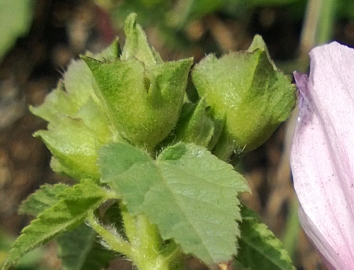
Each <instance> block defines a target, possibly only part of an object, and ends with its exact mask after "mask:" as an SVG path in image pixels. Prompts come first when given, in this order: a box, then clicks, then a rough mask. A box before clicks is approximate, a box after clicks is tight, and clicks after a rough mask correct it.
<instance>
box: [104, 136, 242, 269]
mask: <svg viewBox="0 0 354 270" xmlns="http://www.w3.org/2000/svg"><path fill="white" fill-rule="evenodd" d="M99 166H100V168H101V171H102V178H101V179H102V181H103V182H104V183H107V184H108V185H110V186H111V187H113V188H114V189H115V190H116V191H117V193H118V194H119V195H120V196H121V197H122V199H123V202H124V203H125V204H126V205H127V208H128V210H129V211H130V212H131V213H132V214H133V215H136V214H145V215H146V216H147V217H148V218H149V219H150V221H151V222H153V223H155V224H156V225H157V226H158V229H159V231H160V233H161V235H162V237H163V238H164V239H170V238H173V239H174V240H175V241H176V243H178V244H179V245H180V246H181V247H182V249H183V251H184V252H185V253H192V254H194V255H195V256H197V257H198V258H200V259H201V260H203V261H204V262H205V263H207V264H209V265H212V264H214V263H219V262H221V261H227V260H230V259H231V257H232V255H235V254H236V252H237V248H236V237H237V236H239V229H238V225H237V223H236V222H235V220H240V218H241V216H240V213H239V207H238V205H239V202H238V200H237V198H236V195H237V193H238V192H243V191H248V186H247V183H246V181H245V180H244V178H243V177H242V176H241V175H239V174H238V173H237V172H236V171H234V170H233V167H232V166H231V165H229V164H227V163H224V162H223V161H221V160H219V159H217V158H216V157H215V156H213V155H212V154H211V153H210V152H208V151H207V150H206V149H205V148H203V147H200V146H196V145H193V144H184V143H179V144H176V145H174V146H172V147H168V148H167V149H165V150H164V151H163V152H162V153H161V154H160V155H159V157H158V158H157V160H156V161H153V160H152V159H151V158H150V157H149V156H148V155H147V154H146V153H144V152H142V151H141V150H140V149H138V148H136V147H133V146H131V145H128V144H122V143H115V144H109V145H107V146H104V147H103V148H102V149H101V151H100V158H99Z"/></svg>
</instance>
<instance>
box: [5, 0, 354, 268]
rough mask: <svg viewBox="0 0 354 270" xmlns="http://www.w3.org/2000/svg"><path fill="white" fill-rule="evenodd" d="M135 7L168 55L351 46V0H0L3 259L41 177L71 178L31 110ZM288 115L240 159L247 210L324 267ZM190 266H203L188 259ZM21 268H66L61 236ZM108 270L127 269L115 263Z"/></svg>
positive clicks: (304, 262) (280, 58)
mask: <svg viewBox="0 0 354 270" xmlns="http://www.w3.org/2000/svg"><path fill="white" fill-rule="evenodd" d="M131 12H136V13H137V14H138V22H139V24H141V25H142V26H143V27H144V29H145V31H146V33H147V36H148V39H149V42H150V44H151V45H152V46H153V47H154V48H155V49H156V50H157V51H158V52H159V53H160V54H161V56H162V58H163V59H164V60H177V59H181V58H186V57H191V56H193V57H194V60H195V62H198V61H199V60H200V59H201V58H203V57H204V56H205V55H207V54H209V53H214V54H216V55H217V56H221V55H222V54H225V53H228V52H229V51H236V50H242V49H247V48H248V46H249V44H250V42H251V40H252V38H253V36H254V35H255V34H260V35H262V37H263V39H264V40H265V42H266V44H267V46H268V49H269V53H270V55H271V57H272V59H273V60H274V61H275V63H276V64H277V66H278V67H279V68H280V69H281V70H282V71H284V72H285V73H288V74H290V75H291V73H292V72H293V71H294V70H298V71H302V72H306V71H307V69H308V57H307V53H308V51H309V50H310V49H311V48H312V47H313V46H315V45H318V44H321V43H325V42H328V41H331V40H338V41H339V42H341V43H343V44H346V45H349V46H353V45H354V1H353V0H336V1H335V0H310V1H306V0H127V1H123V0H122V1H119V0H95V1H94V0H0V264H1V262H2V261H3V260H4V258H5V257H6V253H7V250H8V249H9V248H10V246H11V243H12V242H13V240H14V239H15V237H16V236H17V235H18V234H19V233H20V231H21V229H22V228H23V227H24V226H26V225H27V224H28V222H29V221H30V217H28V216H20V215H18V213H17V209H18V207H19V204H20V203H21V201H22V200H24V199H25V198H26V197H27V196H28V195H29V194H30V193H32V192H33V191H34V190H36V189H37V188H38V187H39V186H40V185H42V184H44V183H56V182H58V181H64V182H70V179H66V178H64V177H62V176H58V175H55V174H54V173H53V172H52V171H51V169H50V167H49V162H50V153H49V152H48V150H47V149H46V147H45V146H44V144H43V143H42V142H41V141H40V140H39V139H35V138H33V137H32V134H33V132H34V131H36V130H38V129H45V128H46V123H45V122H44V121H43V120H41V119H39V118H37V117H35V116H33V115H31V113H30V112H29V110H28V106H29V105H33V106H37V105H39V104H41V103H42V102H43V100H44V98H45V96H46V95H47V94H48V93H49V92H50V91H51V90H52V89H53V88H54V87H55V86H56V84H57V82H58V80H60V78H61V77H62V74H63V73H64V72H65V70H66V67H67V65H68V64H69V62H70V59H72V58H77V57H78V55H79V54H80V53H84V52H85V51H86V50H89V51H91V52H99V51H101V50H102V49H103V48H105V47H106V46H107V45H109V44H110V42H112V40H113V39H114V38H115V37H116V36H118V37H119V42H120V44H121V45H123V44H124V34H123V30H122V27H123V23H124V20H125V18H126V16H127V15H128V14H129V13H131ZM293 118H294V117H292V118H291V119H290V120H289V121H288V122H287V123H284V124H283V125H282V126H281V127H280V128H279V129H278V130H277V131H276V132H275V133H274V135H273V136H272V137H271V138H270V139H269V140H268V142H266V143H265V144H264V145H263V146H261V147H260V148H259V149H257V150H255V151H253V152H251V153H249V154H248V155H247V156H246V157H245V158H244V159H243V160H242V161H241V162H239V163H238V164H237V165H236V164H235V166H237V169H238V170H239V171H241V172H242V173H243V174H244V175H245V176H246V178H247V180H248V181H249V184H250V186H251V188H252V195H244V196H242V200H243V201H244V202H245V204H247V205H248V206H249V207H250V208H252V209H253V210H255V211H256V212H258V213H259V214H260V216H261V217H262V220H263V221H264V222H265V223H266V224H267V225H268V226H269V227H270V229H271V230H272V231H273V232H274V233H275V234H276V235H277V237H279V238H280V239H281V240H282V242H283V243H284V246H285V248H286V249H287V250H288V252H289V254H290V256H291V257H292V259H293V261H294V264H295V265H296V267H297V269H306V270H307V269H309V270H310V269H325V268H324V266H323V265H322V264H321V260H320V258H319V257H318V255H317V253H316V251H315V250H314V249H313V247H312V246H311V243H309V241H308V240H307V238H306V236H305V235H304V233H303V231H302V230H301V228H300V226H299V224H298V220H297V200H296V196H295V195H294V191H293V187H292V179H291V172H290V167H289V162H288V151H289V144H290V140H291V134H292V128H293V123H292V119H293ZM187 267H188V268H189V269H205V268H203V266H202V265H201V264H199V263H198V262H197V261H195V260H193V259H191V260H190V262H189V263H188V266H187ZM16 269H60V261H59V260H58V259H57V257H56V247H55V243H54V242H51V243H50V244H48V245H46V246H45V247H42V248H39V249H37V250H35V251H33V252H32V253H30V254H29V255H27V256H26V257H25V258H24V259H23V260H22V262H21V265H20V266H18V267H17V268H16ZM110 269H131V266H130V265H129V264H128V263H127V262H122V261H121V260H117V261H115V262H112V265H111V266H110Z"/></svg>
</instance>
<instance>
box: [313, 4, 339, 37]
mask: <svg viewBox="0 0 354 270" xmlns="http://www.w3.org/2000/svg"><path fill="white" fill-rule="evenodd" d="M337 3H338V1H337V0H322V8H321V13H320V18H319V24H318V28H317V32H316V33H317V35H316V41H317V44H323V43H326V42H328V41H329V40H330V39H332V37H333V26H334V20H335V17H336V11H337V5H336V4H337Z"/></svg>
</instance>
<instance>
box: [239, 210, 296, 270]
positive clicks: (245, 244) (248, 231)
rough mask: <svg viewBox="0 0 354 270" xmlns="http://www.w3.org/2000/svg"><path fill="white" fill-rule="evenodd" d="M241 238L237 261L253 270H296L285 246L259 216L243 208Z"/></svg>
mask: <svg viewBox="0 0 354 270" xmlns="http://www.w3.org/2000/svg"><path fill="white" fill-rule="evenodd" d="M241 214H242V223H241V224H240V229H241V238H240V239H239V245H240V249H239V251H238V256H237V260H238V261H240V262H241V263H242V264H243V265H244V266H245V267H249V268H250V269H253V270H258V269H262V270H277V269H279V270H295V267H294V266H293V264H292V262H291V259H290V257H289V255H288V253H287V251H286V250H285V249H284V248H283V244H282V243H281V242H280V240H279V239H277V238H276V237H275V236H274V234H273V233H272V232H271V231H270V230H269V229H268V228H267V226H266V225H265V224H263V223H262V222H261V221H260V219H259V217H258V215H257V214H256V213H254V212H253V211H251V210H250V209H247V208H246V207H242V211H241Z"/></svg>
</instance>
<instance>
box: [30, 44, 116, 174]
mask: <svg viewBox="0 0 354 270" xmlns="http://www.w3.org/2000/svg"><path fill="white" fill-rule="evenodd" d="M118 51H119V50H118V43H117V42H114V43H113V44H112V45H111V46H110V47H109V48H107V49H106V50H104V51H103V52H102V53H101V54H98V55H92V57H95V58H96V59H102V57H105V58H106V59H115V58H117V57H118ZM93 88H94V79H93V77H92V73H91V71H90V69H89V68H88V67H87V65H86V64H85V63H84V62H83V61H81V60H80V61H73V62H72V63H71V64H70V66H69V68H68V71H67V72H66V73H65V75H64V79H63V81H62V82H60V83H59V86H58V88H57V89H55V90H54V91H53V92H52V93H50V94H49V95H48V96H47V97H46V99H45V102H44V103H43V104H42V105H41V106H39V107H36V108H34V107H32V108H31V111H32V112H33V113H34V114H35V115H37V116H40V117H42V118H43V119H45V120H47V121H48V122H49V125H48V130H40V131H38V132H36V133H35V136H37V137H40V138H42V140H43V141H44V143H45V144H46V145H47V147H48V149H49V150H50V151H51V153H52V154H53V160H52V163H51V165H52V168H53V170H54V171H56V172H59V173H63V174H66V175H68V176H71V177H73V178H75V179H77V180H80V179H83V178H92V179H96V180H98V179H99V178H100V174H99V170H98V167H97V165H96V161H97V151H98V149H99V148H100V147H102V146H103V145H104V144H105V143H108V142H110V141H112V140H117V135H116V134H114V133H112V128H111V127H110V124H109V122H108V118H107V116H106V115H105V113H104V112H103V111H102V109H101V107H100V104H99V102H98V98H97V97H96V96H95V93H94V89H93Z"/></svg>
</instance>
